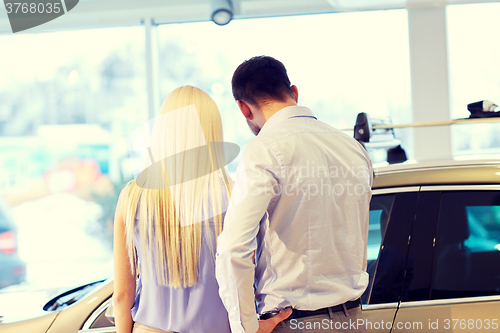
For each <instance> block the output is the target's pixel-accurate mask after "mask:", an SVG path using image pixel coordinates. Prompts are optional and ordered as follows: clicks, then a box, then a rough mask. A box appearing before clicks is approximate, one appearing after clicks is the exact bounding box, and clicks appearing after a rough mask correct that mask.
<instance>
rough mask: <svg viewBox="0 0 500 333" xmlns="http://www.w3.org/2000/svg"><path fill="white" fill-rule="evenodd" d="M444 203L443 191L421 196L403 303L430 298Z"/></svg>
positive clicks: (413, 232)
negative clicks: (435, 244)
mask: <svg viewBox="0 0 500 333" xmlns="http://www.w3.org/2000/svg"><path fill="white" fill-rule="evenodd" d="M440 202H441V192H439V191H424V192H420V194H419V197H418V205H417V214H416V216H415V222H414V224H413V228H412V233H411V239H410V248H409V252H408V259H407V265H406V275H405V282H404V286H405V289H404V290H403V292H402V293H401V301H403V302H404V301H421V300H428V299H429V294H430V287H431V277H432V267H433V258H434V238H435V236H436V228H437V220H438V216H439V207H440Z"/></svg>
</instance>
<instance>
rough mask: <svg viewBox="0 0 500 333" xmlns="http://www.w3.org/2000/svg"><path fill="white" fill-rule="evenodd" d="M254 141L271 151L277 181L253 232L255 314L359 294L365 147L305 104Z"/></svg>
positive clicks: (363, 276) (281, 115) (367, 186)
mask: <svg viewBox="0 0 500 333" xmlns="http://www.w3.org/2000/svg"><path fill="white" fill-rule="evenodd" d="M275 117H276V118H275ZM254 141H260V142H262V143H263V144H264V145H265V146H267V147H268V150H269V151H270V154H272V155H274V156H275V162H276V163H273V165H270V166H268V171H269V172H271V173H272V174H273V175H274V177H275V178H276V182H277V184H276V185H275V186H274V189H273V199H272V200H271V202H270V204H269V206H268V209H267V212H268V214H269V219H268V220H266V219H264V220H262V221H261V225H260V230H259V235H258V247H257V258H256V260H257V261H256V263H257V267H256V274H255V275H256V287H257V290H256V299H257V302H258V310H259V313H264V312H268V311H273V310H276V309H282V308H284V307H287V306H290V305H291V306H292V307H293V308H296V309H300V310H315V309H318V308H322V307H326V306H331V305H332V304H340V303H344V302H346V301H348V300H351V299H356V298H358V297H359V296H361V294H362V293H363V291H364V290H365V288H366V286H367V284H368V275H367V273H366V272H365V270H366V241H367V236H368V210H369V208H368V207H369V201H370V198H371V164H370V161H369V158H368V155H367V154H366V152H365V151H364V149H363V148H362V147H361V146H360V145H359V144H358V143H357V142H356V141H355V140H353V139H352V138H350V137H348V136H347V135H345V134H343V133H341V132H340V131H338V130H336V129H334V128H332V127H330V126H328V125H326V124H325V123H323V122H321V121H318V120H316V119H315V118H314V117H313V116H312V114H311V113H310V111H309V110H308V109H307V108H302V107H289V108H285V109H283V110H281V111H279V112H278V113H277V114H275V115H274V116H273V117H272V118H271V119H269V121H268V122H267V123H266V125H265V126H264V127H263V128H262V130H261V132H260V133H259V135H258V136H257V137H256V138H255V139H254ZM248 149H252V147H251V146H250V147H247V150H248ZM259 151H260V152H261V153H262V149H261V148H259Z"/></svg>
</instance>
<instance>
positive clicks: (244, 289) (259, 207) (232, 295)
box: [216, 140, 280, 333]
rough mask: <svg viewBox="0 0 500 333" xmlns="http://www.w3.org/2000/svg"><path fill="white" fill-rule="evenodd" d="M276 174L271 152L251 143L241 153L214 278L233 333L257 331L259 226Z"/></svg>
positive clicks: (270, 196)
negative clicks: (256, 280)
mask: <svg viewBox="0 0 500 333" xmlns="http://www.w3.org/2000/svg"><path fill="white" fill-rule="evenodd" d="M277 170H280V166H279V163H278V160H277V158H276V156H275V154H274V152H273V151H272V149H271V148H270V147H269V146H267V145H266V144H265V143H263V142H261V141H258V140H253V141H251V142H250V143H249V144H248V145H247V148H246V149H245V153H244V155H243V159H242V161H241V162H240V164H239V165H238V169H237V171H236V182H235V186H234V188H233V191H232V195H231V201H230V205H229V210H228V211H227V213H226V217H225V219H224V229H223V231H222V233H221V234H220V236H219V238H218V244H217V259H216V276H217V281H218V283H219V294H220V296H221V299H222V302H223V303H224V306H225V307H226V309H227V311H228V314H229V322H230V324H231V331H232V332H233V333H238V332H247V333H254V332H257V330H258V329H259V323H258V321H257V316H256V311H255V295H254V289H253V283H254V278H255V264H254V263H253V261H252V256H253V254H254V251H255V249H256V248H257V241H256V236H257V233H258V230H259V223H260V220H261V219H262V217H263V216H264V214H265V212H266V210H267V207H268V206H269V202H270V201H271V199H272V198H273V197H274V192H273V191H275V190H276V187H277V186H278V185H279V184H278V176H277V174H276V173H275V171H277Z"/></svg>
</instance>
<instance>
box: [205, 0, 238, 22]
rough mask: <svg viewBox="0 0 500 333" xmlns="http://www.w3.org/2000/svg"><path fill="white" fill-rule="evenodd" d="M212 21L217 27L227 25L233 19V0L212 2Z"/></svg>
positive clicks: (214, 0) (212, 0)
mask: <svg viewBox="0 0 500 333" xmlns="http://www.w3.org/2000/svg"><path fill="white" fill-rule="evenodd" d="M210 8H211V9H212V21H214V23H215V24H217V25H226V24H228V23H229V22H230V21H231V20H232V19H233V3H232V1H231V0H210Z"/></svg>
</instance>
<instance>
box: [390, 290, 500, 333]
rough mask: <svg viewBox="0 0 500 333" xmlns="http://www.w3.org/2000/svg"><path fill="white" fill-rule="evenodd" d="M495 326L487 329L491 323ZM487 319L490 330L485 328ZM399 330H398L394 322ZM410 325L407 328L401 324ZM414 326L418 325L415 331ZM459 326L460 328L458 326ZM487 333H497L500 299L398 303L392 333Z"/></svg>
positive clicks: (499, 323)
mask: <svg viewBox="0 0 500 333" xmlns="http://www.w3.org/2000/svg"><path fill="white" fill-rule="evenodd" d="M494 319H496V322H497V324H498V326H497V328H496V329H493V327H491V326H492V325H493V320H494ZM487 320H489V324H490V328H489V329H488V328H486V325H487V323H488V322H487ZM399 322H400V323H402V325H403V326H402V328H401V329H398V323H399ZM407 323H411V324H412V326H413V327H411V329H408V328H404V325H408V324H407ZM414 323H421V325H422V329H417V328H416V326H415V325H414ZM399 325H401V324H399ZM461 325H462V327H461ZM419 330H420V331H421V332H422V331H423V332H426V331H427V332H428V331H432V330H433V331H435V332H442V331H446V332H464V330H466V331H469V332H481V331H485V332H491V331H498V330H500V296H488V297H471V298H467V299H465V298H462V299H447V300H431V301H419V302H407V303H404V302H403V303H401V306H400V308H399V310H398V315H397V318H396V322H395V324H394V329H393V332H416V331H419Z"/></svg>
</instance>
